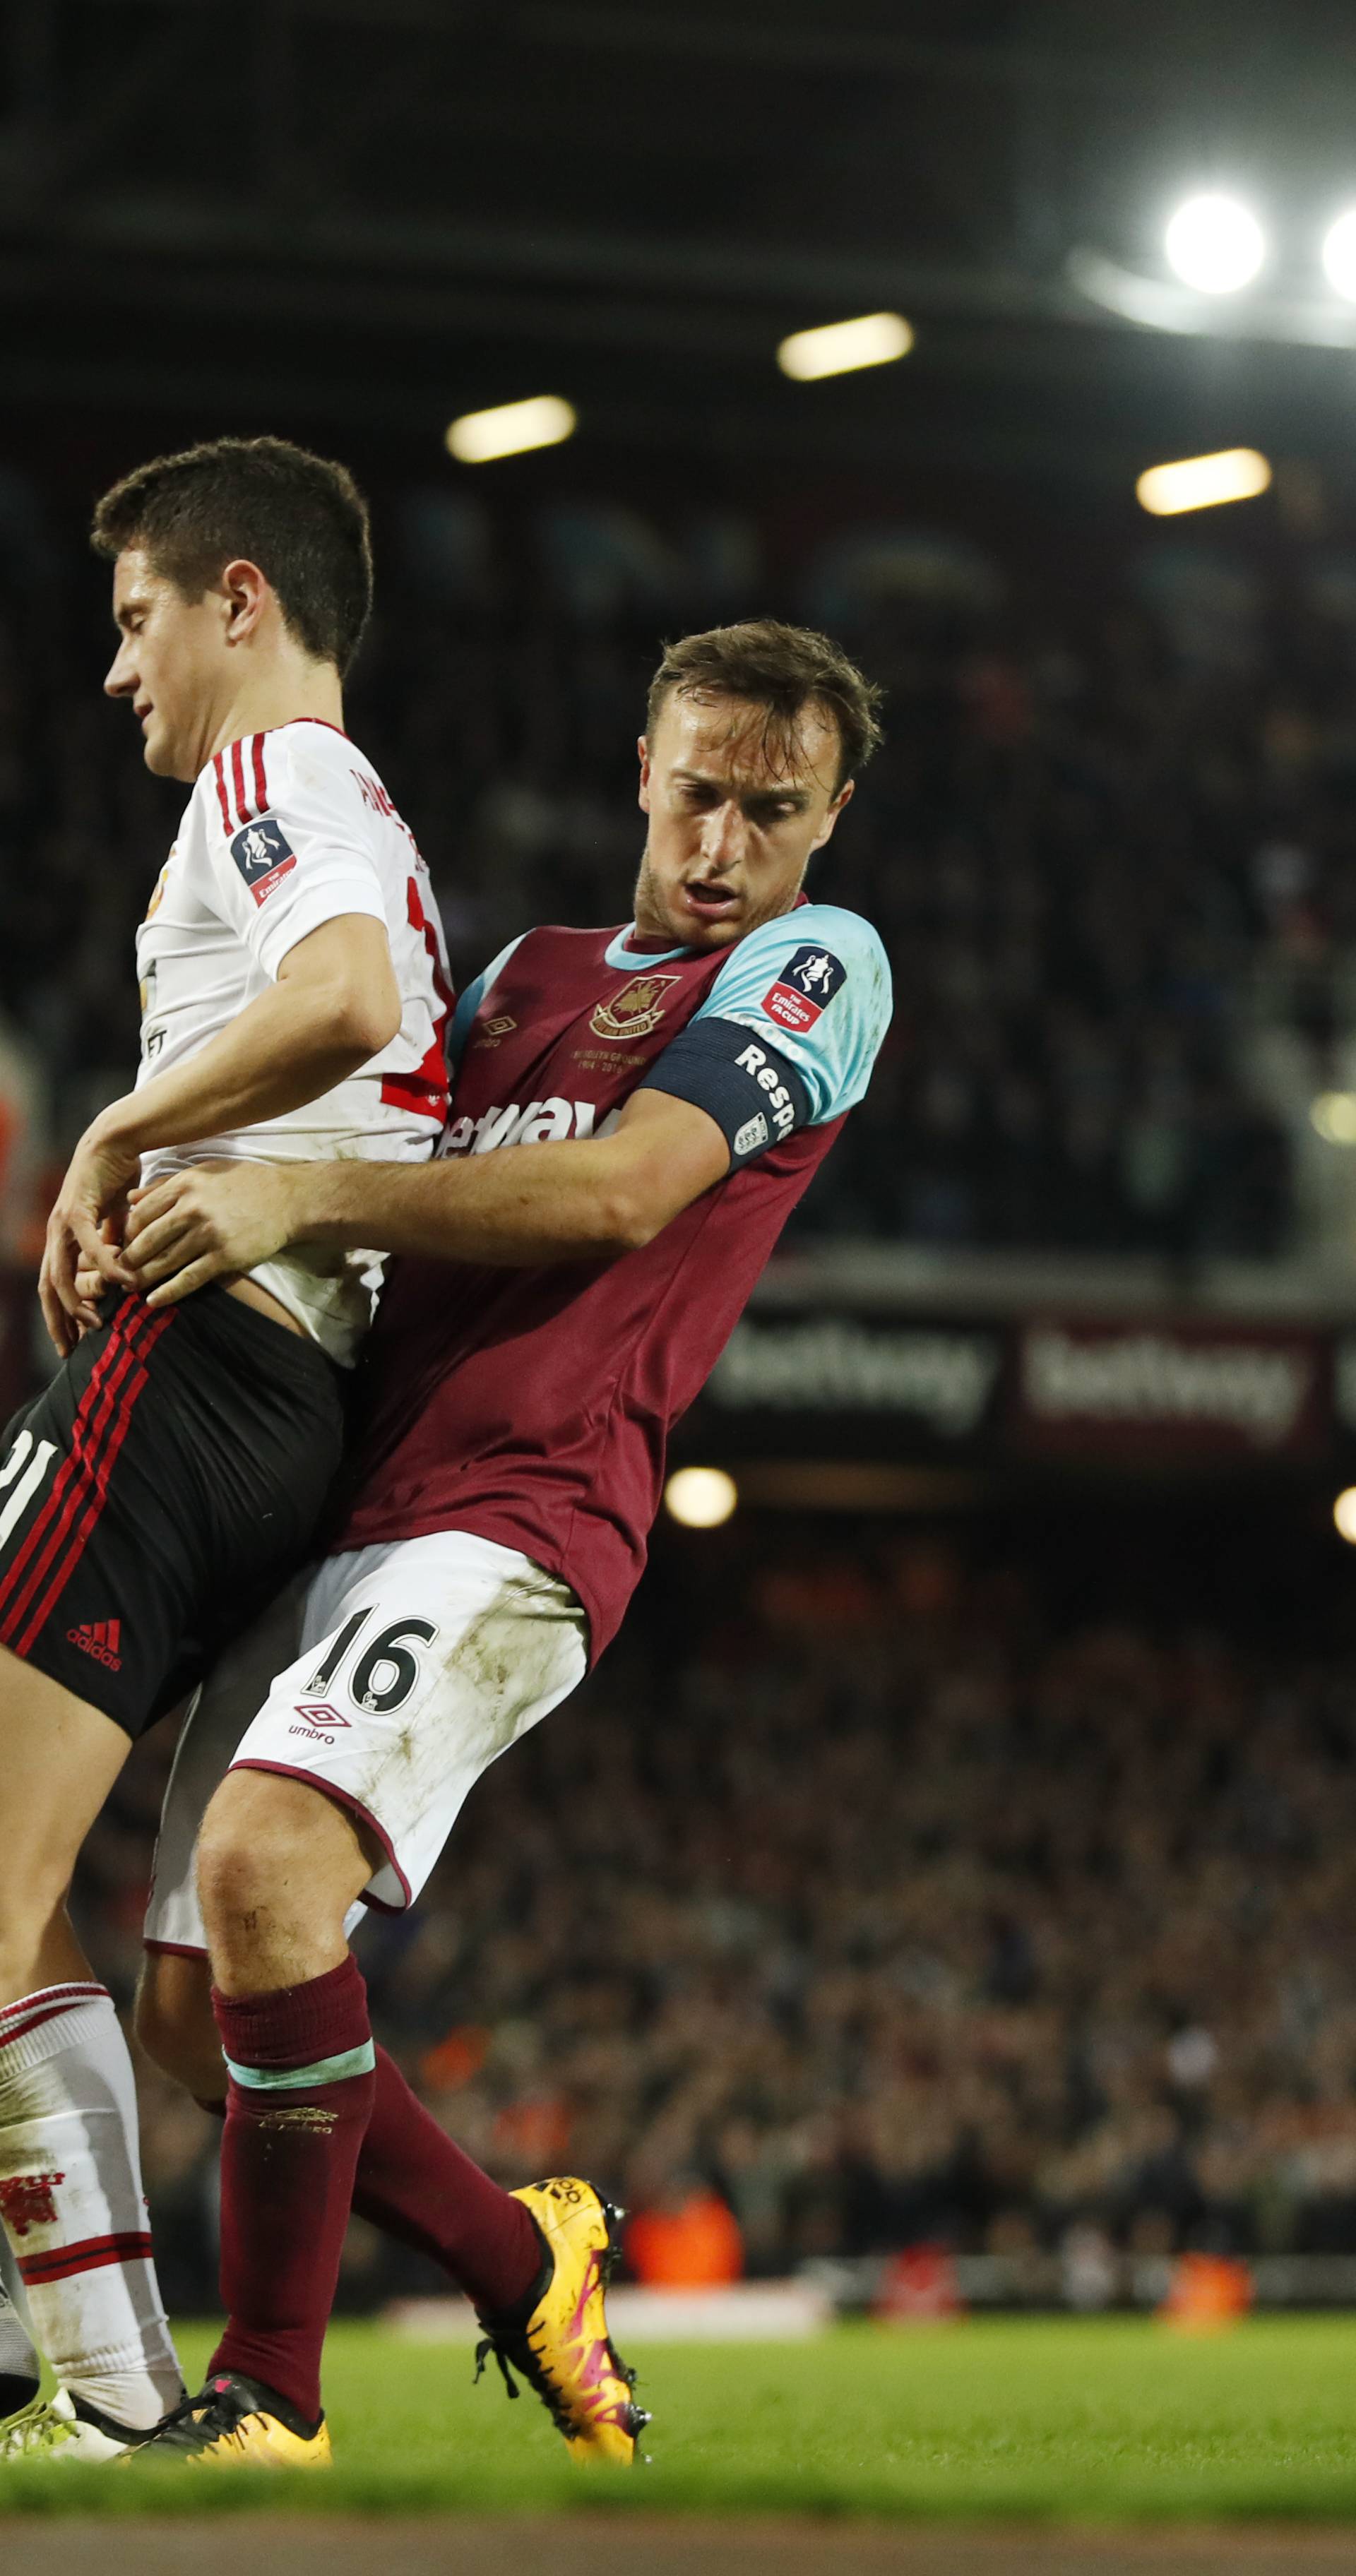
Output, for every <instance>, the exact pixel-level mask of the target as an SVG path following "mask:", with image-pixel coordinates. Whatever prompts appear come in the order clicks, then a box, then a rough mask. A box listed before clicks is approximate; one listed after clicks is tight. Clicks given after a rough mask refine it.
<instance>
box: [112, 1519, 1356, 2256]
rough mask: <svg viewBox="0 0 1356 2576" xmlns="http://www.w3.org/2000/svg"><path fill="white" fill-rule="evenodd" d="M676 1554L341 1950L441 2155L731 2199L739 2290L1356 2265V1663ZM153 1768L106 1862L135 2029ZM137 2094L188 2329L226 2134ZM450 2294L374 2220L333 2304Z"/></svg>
mask: <svg viewBox="0 0 1356 2576" xmlns="http://www.w3.org/2000/svg"><path fill="white" fill-rule="evenodd" d="M707 1544H708V1545H714V1543H712V1542H708V1543H707ZM690 1563H691V1560H689V1570H687V1571H685V1569H684V1565H683V1563H682V1562H676V1561H674V1559H673V1558H672V1557H665V1556H663V1555H661V1560H660V1562H659V1564H658V1565H657V1567H656V1569H655V1571H654V1573H653V1574H652V1575H651V1577H650V1578H649V1580H648V1583H647V1586H646V1588H645V1590H644V1592H643V1593H642V1596H641V1601H640V1604H639V1607H638V1610H637V1613H636V1616H635V1619H634V1620H633V1623H632V1625H631V1627H630V1629H629V1630H628V1632H627V1633H626V1634H625V1636H624V1637H623V1640H622V1641H621V1643H620V1644H619V1645H618V1646H617V1647H616V1648H614V1649H613V1650H612V1652H611V1653H610V1654H609V1655H608V1656H607V1657H606V1658H605V1660H604V1662H603V1664H602V1666H601V1668H600V1670H599V1672H598V1674H597V1675H596V1677H595V1678H594V1680H593V1681H592V1682H591V1683H590V1684H589V1685H588V1686H587V1687H586V1689H585V1690H584V1692H583V1693H582V1694H581V1695H580V1697H579V1699H578V1700H577V1701H575V1702H573V1703H572V1704H571V1705H570V1706H569V1707H567V1708H566V1709H564V1710H562V1711H561V1712H560V1713H559V1714H558V1715H556V1716H555V1717H553V1718H552V1719H551V1720H550V1721H549V1722H548V1723H547V1725H546V1726H545V1727H544V1728H543V1729H542V1730H541V1731H540V1732H539V1733H538V1734H537V1735H536V1736H535V1737H534V1738H533V1739H531V1740H530V1741H529V1742H528V1743H527V1744H526V1745H524V1746H522V1747H519V1748H518V1749H517V1750H516V1751H514V1752H513V1753H512V1754H511V1755H510V1756H509V1757H508V1758H507V1759H506V1760H505V1761H503V1762H502V1763H501V1764H499V1765H498V1766H497V1767H496V1768H495V1770H494V1771H492V1772H491V1773H490V1775H489V1776H488V1778H487V1779H486V1780H485V1781H484V1782H483V1783H482V1784H481V1786H480V1787H479V1789H478V1790H477V1791H476V1792H475V1794H474V1796H473V1798H472V1800H471V1802H470V1805H469V1807H468V1810H467V1812H466V1814H465V1816H464V1818H463V1820H462V1823H461V1825H460V1826H459V1828H458V1831H457V1834H456V1836H455V1837H454V1841H453V1844H452V1846H451V1849H450V1851H449V1853H448V1855H447V1856H446V1857H445V1858H444V1861H443V1863H442V1864H441V1865H440V1868H439V1871H438V1873H437V1875H436V1877H435V1880H434V1882H433V1885H432V1887H431V1889H430V1891H429V1893H428V1895H427V1897H426V1898H425V1900H424V1901H423V1902H422V1903H421V1905H420V1907H419V1909H418V1911H417V1912H416V1913H415V1914H413V1915H412V1916H411V1917H410V1918H408V1919H398V1920H394V1921H391V1920H382V1921H379V1922H377V1921H374V1922H373V1923H372V1924H371V1925H370V1926H369V1927H368V1928H367V1930H366V1931H365V1932H364V1933H362V1934H361V1935H360V1936H359V1953H360V1956H361V1958H362V1961H363V1965H364V1968H365V1972H366V1975H367V1977H368V1980H369V1985H370V1989H371V1993H372V1999H373V2007H374V2013H375V2017H376V2021H377V2025H378V2027H379V2029H380V2030H381V2032H382V2034H383V2036H384V2037H385V2038H386V2039H387V2041H388V2044H390V2045H391V2046H392V2048H393V2049H394V2051H395V2053H396V2054H397V2055H398V2057H399V2058H400V2060H401V2062H402V2063H403V2064H404V2065H405V2067H406V2068H407V2070H408V2071H409V2073H410V2074H411V2076H412V2078H413V2080H414V2081H415V2082H416V2083H417V2085H418V2086H419V2088H420V2090H421V2091H422V2093H423V2094H424V2096H425V2097H426V2099H427V2100H428V2101H429V2102H430V2104H431V2105H432V2107H433V2109H434V2110H435V2112H436V2114H437V2116H438V2117H439V2119H440V2120H442V2121H443V2123H444V2124H445V2125H446V2127H447V2128H448V2129H449V2131H450V2132H452V2134H454V2135H455V2136H456V2137H458V2138H459V2139H460V2140H461V2141H462V2142H463V2143H464V2144H465V2145H466V2146H467V2147H468V2148H469V2149H470V2150H471V2151H472V2152H473V2153H474V2154H475V2155H476V2156H478V2157H479V2158H480V2159H482V2160H483V2161H484V2162H485V2163H486V2164H487V2165H489V2166H490V2167H491V2169H492V2170H493V2171H495V2172H496V2173H497V2174H499V2175H500V2176H502V2177H503V2178H504V2179H505V2180H507V2181H510V2182H516V2181H520V2180H524V2179H528V2178H530V2177H531V2176H533V2175H535V2174H537V2173H540V2172H543V2171H550V2170H557V2171H559V2170H562V2169H563V2170H580V2171H583V2172H585V2173H588V2174H591V2175H592V2176H594V2177H595V2178H596V2179H597V2180H598V2181H599V2183H600V2184H603V2185H605V2186H606V2187H607V2188H609V2189H610V2190H611V2191H612V2192H613V2193H614V2194H616V2195H617V2196H618V2197H620V2198H622V2199H624V2200H625V2201H626V2202H627V2203H628V2204H629V2205H630V2207H631V2208H632V2209H633V2210H639V2211H641V2212H643V2213H645V2214H646V2215H647V2218H650V2219H652V2218H654V2217H656V2216H658V2217H660V2218H662V2217H664V2216H665V2214H666V2213H667V2214H669V2215H673V2214H674V2213H680V2212H682V2211H684V2210H688V2211H689V2213H691V2211H692V2210H693V2208H694V2206H695V2207H704V2208H705V2211H706V2213H707V2216H706V2219H705V2220H704V2221H703V2226H704V2233H705V2239H706V2241H708V2243H709V2239H710V2226H709V2213H710V2209H711V2206H712V2204H713V2203H714V2204H718V2205H719V2209H720V2210H721V2211H722V2212H725V2213H728V2214H729V2216H730V2217H732V2218H733V2220H734V2222H735V2230H736V2231H737V2234H734V2235H733V2238H732V2241H733V2242H734V2245H735V2249H736V2251H735V2258H734V2259H735V2260H737V2261H739V2262H742V2265H743V2267H744V2268H745V2269H746V2270H747V2271H748V2272H749V2273H751V2274H754V2275H757V2274H782V2273H785V2272H786V2271H788V2270H790V2269H792V2268H794V2267H796V2266H797V2265H799V2264H801V2263H804V2262H806V2261H809V2260H811V2259H813V2258H823V2257H827V2256H837V2255H852V2254H870V2253H873V2252H881V2251H888V2250H889V2249H892V2248H897V2247H900V2246H904V2245H909V2244H913V2243H917V2242H920V2241H932V2242H938V2243H942V2244H946V2245H950V2246H952V2247H954V2248H955V2249H957V2250H958V2251H996V2252H1002V2253H1007V2254H1010V2255H1011V2254H1017V2255H1019V2254H1021V2253H1022V2252H1023V2250H1024V2249H1033V2248H1035V2247H1037V2246H1043V2247H1047V2248H1050V2249H1052V2250H1054V2249H1059V2248H1060V2247H1066V2248H1067V2247H1069V2246H1072V2247H1073V2248H1074V2249H1075V2250H1076V2249H1077V2247H1078V2245H1079V2244H1080V2243H1081V2242H1085V2241H1086V2237H1085V2236H1083V2237H1080V2236H1079V2234H1078V2233H1077V2231H1079V2230H1083V2231H1087V2230H1089V2229H1096V2230H1097V2231H1098V2232H1099V2238H1100V2239H1102V2240H1109V2241H1110V2242H1111V2243H1113V2244H1114V2245H1116V2246H1118V2247H1123V2248H1125V2249H1126V2250H1127V2251H1128V2252H1129V2253H1131V2254H1142V2255H1146V2256H1147V2255H1150V2254H1161V2253H1164V2252H1167V2251H1170V2250H1173V2249H1176V2248H1181V2247H1183V2246H1187V2247H1198V2248H1202V2249H1206V2250H1212V2251H1215V2252H1236V2253H1245V2254H1246V2253H1249V2252H1257V2251H1282V2250H1296V2251H1306V2250H1307V2251H1324V2250H1329V2249H1345V2250H1347V2251H1356V1905H1353V1902H1352V1871H1353V1862H1352V1853H1353V1850H1356V1663H1354V1662H1351V1661H1347V1660H1342V1659H1340V1658H1339V1657H1337V1656H1336V1655H1333V1656H1325V1657H1318V1656H1316V1657H1315V1658H1314V1659H1313V1660H1311V1661H1310V1662H1308V1663H1305V1662H1304V1661H1303V1660H1302V1659H1301V1658H1300V1657H1298V1656H1296V1655H1294V1654H1291V1655H1288V1656H1285V1657H1281V1656H1273V1655H1271V1654H1268V1653H1265V1652H1263V1651H1262V1649H1260V1648H1259V1647H1256V1646H1250V1647H1247V1648H1245V1647H1244V1646H1242V1645H1240V1644H1238V1643H1236V1642H1234V1643H1231V1642H1230V1641H1229V1640H1228V1639H1227V1638H1225V1637H1223V1636H1220V1635H1218V1634H1210V1633H1194V1632H1191V1631H1190V1630H1179V1629H1174V1628H1172V1627H1171V1626H1168V1627H1164V1628H1162V1629H1159V1630H1157V1631H1155V1632H1152V1633H1151V1631H1150V1629H1149V1628H1148V1627H1147V1626H1146V1625H1143V1624H1137V1623H1133V1622H1132V1623H1127V1624H1123V1625H1110V1624H1098V1625H1094V1626H1078V1625H1077V1624H1069V1623H1067V1622H1063V1623H1062V1622H1060V1621H1057V1620H1054V1619H1052V1617H1051V1616H1050V1615H1049V1614H1048V1613H1046V1612H1043V1611H1042V1610H1041V1609H1040V1608H1039V1607H1038V1606H1037V1594H1036V1589H1035V1588H1033V1585H1032V1584H1031V1582H1030V1581H1029V1579H1028V1578H1027V1577H1026V1576H1024V1575H1020V1574H1018V1573H1016V1572H1014V1571H1011V1570H1008V1571H1004V1570H1002V1569H1001V1568H1000V1569H999V1570H996V1571H995V1570H990V1571H988V1572H983V1573H972V1574H966V1573H965V1572H963V1570H962V1569H961V1566H960V1564H959V1562H958V1560H957V1558H956V1557H955V1556H954V1555H952V1554H951V1553H950V1552H949V1551H948V1550H945V1549H942V1548H939V1547H935V1546H933V1545H931V1544H929V1543H926V1542H923V1541H920V1540H917V1539H912V1540H910V1539H902V1538H900V1537H898V1536H894V1537H891V1536H889V1535H888V1534H887V1533H886V1532H885V1531H884V1529H883V1528H878V1529H877V1531H876V1533H875V1536H874V1537H872V1536H870V1535H869V1534H864V1535H863V1537H862V1539H861V1541H860V1543H859V1544H855V1545H854V1546H853V1547H852V1548H851V1550H850V1551H848V1550H844V1551H843V1552H842V1553H836V1552H835V1551H834V1550H833V1548H832V1547H826V1546H824V1545H822V1544H821V1545H812V1544H811V1543H810V1542H809V1540H808V1539H806V1540H804V1541H801V1540H798V1539H796V1538H795V1537H794V1536H793V1535H792V1533H791V1532H790V1531H788V1532H787V1533H786V1534H785V1543H784V1544H783V1545H781V1546H780V1547H779V1548H778V1549H777V1550H776V1551H775V1552H774V1550H773V1548H772V1547H771V1545H768V1544H764V1543H761V1542H760V1543H759V1544H758V1545H757V1546H756V1547H755V1549H754V1552H753V1553H752V1554H751V1555H747V1554H746V1556H745V1558H744V1559H743V1560H742V1564H741V1571H740V1574H739V1579H738V1582H737V1584H733V1585H730V1586H728V1587H726V1586H725V1585H724V1584H723V1583H716V1584H714V1585H713V1584H712V1583H711V1582H710V1580H709V1578H702V1579H698V1578H697V1577H694V1576H693V1575H692V1573H691V1571H690ZM702 1580H705V1582H706V1588H705V1589H704V1590H703V1589H702V1588H701V1582H702ZM694 1582H695V1583H696V1586H697V1588H696V1590H695V1591H694V1588H693V1587H694ZM722 1595H723V1597H722ZM166 1757H167V1747H161V1746H158V1745H157V1743H156V1740H155V1739H154V1738H152V1739H150V1740H149V1741H148V1743H147V1744H146V1745H144V1746H143V1747H142V1748H141V1750H140V1752H139V1754H138V1755H137V1757H136V1758H135V1761H134V1764H133V1767H132V1770H131V1772H130V1773H129V1774H128V1776H127V1779H126V1781H125V1783H124V1785H123V1787H122V1788H121V1789H120V1790H119V1791H118V1792H117V1793H116V1795H115V1799H114V1802H113V1805H112V1807H111V1808H110V1810H109V1813H108V1815H107V1817H106V1818H105V1820H104V1821H103V1822H102V1823H101V1824H100V1825H99V1826H98V1827H97V1828H96V1830H95V1835H94V1837H93V1841H92V1844H91V1847H90V1852H89V1856H88V1859H87V1863H86V1869H85V1877H84V1882H83V1885H84V1893H83V1898H82V1904H83V1909H84V1917H85V1922H86V1928H87V1931H88V1935H89V1937H90V1939H91V1941H92V1942H93V1944H94V1950H95V1955H96V1957H97V1958H98V1960H99V1962H100V1964H101V1966H102V1967H103V1968H104V1969H105V1970H107V1971H109V1972H110V1973H111V1975H112V1977H113V1981H114V1984H115V1988H116V1989H117V1990H118V1992H119V1993H120V1994H121V1995H122V1996H123V1997H124V1999H125V1998H126V1997H127V1995H128V1994H129V1993H130V1990H131V1984H132V1980H133V1978H134V1975H135V1968H136V1960H137V1935H138V1930H139V1920H140V1905H141V1899H142V1893H143V1888H144V1880H145V1872H146V1858H147V1848H148V1844H147V1835H148V1831H149V1827H150V1825H151V1822H152V1820H153V1814H154V1809H155V1805H156V1803H157V1800H158V1789H159V1774H160V1772H161V1769H162V1767H163V1763H164V1760H165V1759H166ZM145 2104H146V2142H147V2172H148V2183H149V2189H150V2196H151V2203H152V2208H153V2211H154V2214H155V2219H156V2225H157V2230H158V2232H159V2236H160V2241H161V2245H162V2253H163V2258H164V2261H165V2265H166V2270H167V2275H168V2282H169V2291H170V2296H171V2299H172V2300H174V2301H177V2302H179V2303H180V2304H188V2305H192V2304H193V2303H194V2302H195V2300H196V2301H198V2302H201V2301H202V2300H203V2299H205V2298H209V2297H210V2285H211V2259H212V2258H211V2230H212V2189H213V2176H214V2173H215V2158H216V2148H217V2135H216V2132H215V2129H214V2128H213V2127H212V2125H211V2124H210V2123H208V2122H206V2121H205V2120H204V2118H203V2116H202V2115H201V2113H199V2112H198V2111H196V2110H195V2109H194V2108H193V2107H192V2105H191V2104H189V2103H187V2102H186V2100H184V2099H183V2097H180V2096H177V2095H175V2094H174V2093H173V2091H172V2090H171V2088H169V2087H168V2086H166V2085H162V2084H160V2083H159V2082H158V2081H156V2080H155V2079H152V2078H150V2077H149V2076H148V2078H147V2082H146V2093H145ZM727 2232H729V2231H727ZM431 2286H433V2281H432V2277H431V2276H430V2275H428V2274H426V2273H425V2272H423V2271H422V2270H421V2268H420V2267H419V2266H418V2265H417V2264H416V2263H415V2260H414V2258H413V2257H409V2256H404V2255H401V2254H399V2253H398V2252H397V2251H396V2250H395V2249H392V2248H384V2247H382V2246H381V2244H380V2243H379V2241H378V2240H377V2239H376V2238H375V2237H373V2236H371V2235H370V2234H369V2233H368V2231H366V2230H360V2231H357V2232H356V2233H355V2236H354V2239H353V2242H352V2244H351V2247H350V2258H349V2274H348V2283H347V2295H348V2296H349V2297H350V2298H353V2299H359V2300H361V2299H363V2298H370V2299H373V2300H375V2299H376V2298H378V2297H380V2296H385V2295H388V2294H390V2293H393V2292H400V2291H402V2290H405V2291H415V2290H419V2289H423V2288H428V2287H431Z"/></svg>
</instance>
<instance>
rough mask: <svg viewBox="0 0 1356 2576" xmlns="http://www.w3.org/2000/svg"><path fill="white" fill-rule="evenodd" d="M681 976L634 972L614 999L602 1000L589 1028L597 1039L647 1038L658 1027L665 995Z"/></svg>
mask: <svg viewBox="0 0 1356 2576" xmlns="http://www.w3.org/2000/svg"><path fill="white" fill-rule="evenodd" d="M679 981H680V978H679V977H678V976H677V975H633V976H632V978H631V981H630V983H629V984H623V986H622V988H621V991H620V992H619V993H614V994H613V996H612V999H611V1001H610V1002H600V1003H599V1004H598V1007H597V1009H596V1010H595V1012H594V1014H593V1017H592V1019H591V1020H590V1022H589V1027H590V1028H591V1029H592V1031H593V1034H594V1036H595V1037H596V1038H614V1039H621V1038H647V1037H648V1036H649V1034H650V1031H651V1029H657V1028H658V1026H659V1023H660V1021H661V1020H662V1018H663V1016H664V1011H665V1008H666V1005H665V1003H664V1000H663V998H662V997H663V995H664V994H665V993H667V991H668V989H669V986H670V984H676V983H678V982H679Z"/></svg>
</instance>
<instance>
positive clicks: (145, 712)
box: [132, 698, 155, 733]
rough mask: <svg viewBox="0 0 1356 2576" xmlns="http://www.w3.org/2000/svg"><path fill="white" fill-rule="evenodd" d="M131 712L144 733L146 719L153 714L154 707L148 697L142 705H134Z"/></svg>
mask: <svg viewBox="0 0 1356 2576" xmlns="http://www.w3.org/2000/svg"><path fill="white" fill-rule="evenodd" d="M132 713H133V715H134V716H135V717H136V720H137V722H138V724H139V725H140V727H141V730H142V732H143V733H144V732H145V730H146V719H147V717H148V716H151V715H154V713H155V709H154V707H153V706H152V704H151V701H150V699H149V698H148V699H147V700H146V703H145V705H144V706H134V707H133V709H132Z"/></svg>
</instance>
